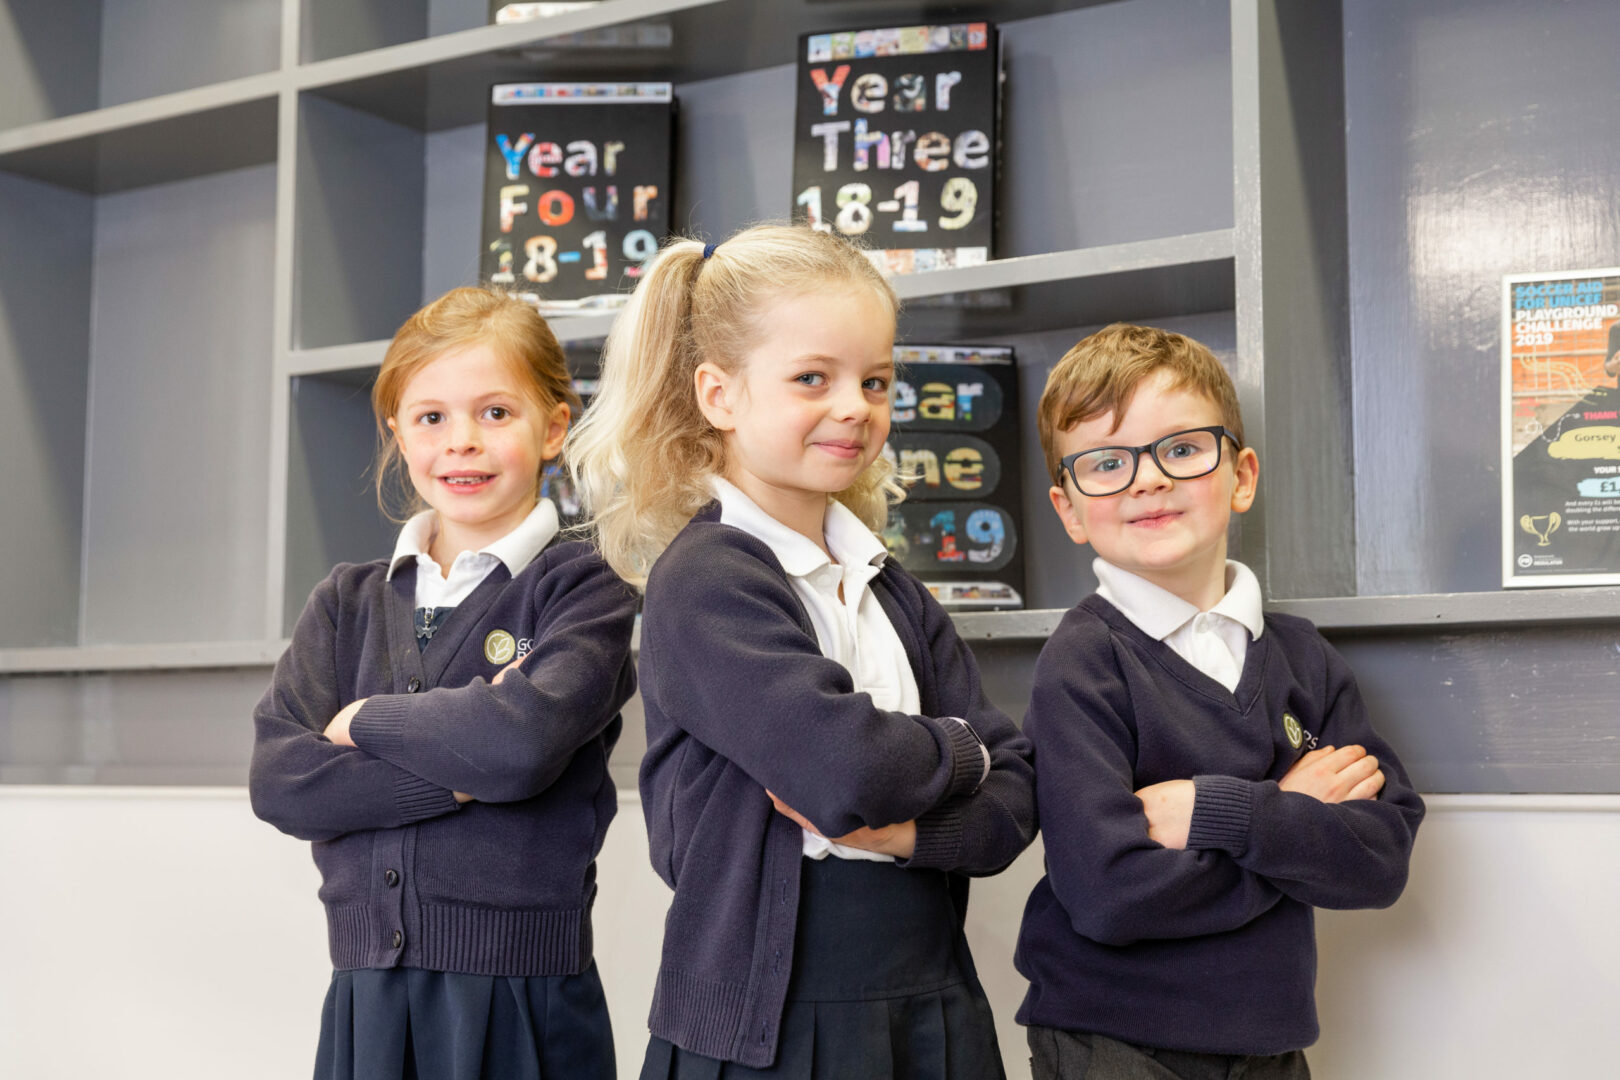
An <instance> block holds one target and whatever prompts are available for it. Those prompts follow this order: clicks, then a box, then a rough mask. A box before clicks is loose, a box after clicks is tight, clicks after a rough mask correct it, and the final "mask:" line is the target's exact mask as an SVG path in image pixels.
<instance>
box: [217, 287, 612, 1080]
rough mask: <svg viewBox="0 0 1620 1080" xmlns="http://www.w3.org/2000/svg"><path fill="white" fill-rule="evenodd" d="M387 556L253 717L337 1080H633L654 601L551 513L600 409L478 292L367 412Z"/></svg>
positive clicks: (319, 616)
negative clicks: (632, 812) (626, 815)
mask: <svg viewBox="0 0 1620 1080" xmlns="http://www.w3.org/2000/svg"><path fill="white" fill-rule="evenodd" d="M372 405H373V411H374V412H375V415H376V421H377V428H378V432H379V435H380V437H381V447H380V450H379V462H378V497H379V501H381V502H384V503H387V502H388V501H389V499H388V497H387V496H388V494H389V484H390V477H394V476H398V475H399V474H401V473H403V474H404V476H405V477H406V478H408V480H409V482H410V487H411V488H412V489H413V490H414V493H415V495H416V497H417V499H418V500H419V504H421V505H424V506H425V509H423V510H422V511H421V512H420V513H418V514H417V515H416V516H414V517H412V518H411V519H410V520H409V521H407V522H406V523H405V527H404V528H403V530H401V532H400V535H399V541H398V543H397V544H396V545H395V548H394V553H393V555H392V556H391V557H390V558H387V559H377V560H374V561H372V562H368V563H361V564H357V565H356V564H347V563H345V564H342V565H339V566H338V567H336V568H335V569H334V570H333V571H332V573H331V574H330V576H328V577H327V579H326V580H325V581H323V582H321V583H320V584H319V585H317V586H316V587H315V591H314V593H313V594H312V595H311V596H310V599H309V603H308V604H307V605H306V606H305V608H304V612H303V614H302V615H301V616H300V617H299V619H298V625H297V628H296V629H295V630H294V631H293V637H292V643H291V645H290V646H289V647H288V649H287V651H286V653H285V654H283V655H282V657H281V659H280V661H279V662H278V663H277V664H276V670H275V675H274V678H273V680H272V682H271V685H270V689H269V690H268V691H267V692H266V693H265V695H264V698H263V699H262V700H261V701H260V702H259V705H258V707H257V708H256V709H255V710H254V714H253V718H254V725H255V729H256V740H255V743H254V748H253V763H252V767H251V770H250V774H249V792H250V794H251V796H252V800H253V808H254V810H255V812H257V813H258V815H259V816H260V817H262V818H264V819H265V820H266V821H268V822H270V823H271V824H273V825H275V826H276V827H277V828H279V829H281V830H282V831H283V832H286V833H289V834H291V835H293V836H296V837H298V838H299V839H302V840H309V841H312V842H313V844H314V852H315V863H316V865H317V867H318V868H319V869H320V871H321V878H322V884H321V890H320V898H321V901H322V903H324V904H325V906H326V915H327V923H328V937H329V941H330V947H331V955H332V966H333V968H334V969H335V970H334V971H333V974H332V982H331V985H330V987H329V989H328V991H327V995H326V1005H325V1008H324V1010H323V1012H322V1016H321V1036H320V1045H319V1048H318V1050H317V1052H316V1066H315V1075H316V1077H317V1078H318V1080H327V1078H332V1080H403V1078H405V1077H418V1076H421V1077H433V1078H434V1080H496V1078H507V1077H533V1078H541V1077H568V1078H569V1080H573V1078H576V1077H587V1078H591V1080H613V1077H614V1056H613V1038H612V1032H611V1030H610V1027H609V1024H608V1014H607V1005H606V1001H605V999H604V997H603V992H602V984H601V981H600V979H599V978H598V977H597V973H596V965H595V961H594V960H593V959H592V956H591V919H590V910H591V902H592V900H593V899H594V897H595V894H596V868H595V858H596V855H597V853H598V852H599V851H600V850H601V847H602V840H603V836H604V834H605V833H606V831H607V826H608V822H609V821H611V820H612V818H613V813H614V810H615V809H616V806H617V803H616V799H615V795H614V790H613V782H612V780H611V779H610V778H609V776H608V771H607V759H608V754H609V752H610V751H611V750H612V748H613V744H614V742H615V741H616V740H617V739H618V736H619V730H620V727H621V722H620V719H619V709H620V707H621V706H622V705H623V704H624V702H625V701H626V700H627V699H628V698H629V697H630V695H631V693H632V692H633V690H634V677H633V673H632V670H631V668H630V632H631V628H632V626H633V623H634V619H635V604H636V598H635V594H634V593H633V591H631V590H630V589H628V588H627V587H625V585H624V583H623V582H621V581H620V580H619V579H618V578H617V577H616V576H615V575H614V573H613V572H612V571H611V570H610V569H609V568H608V567H607V565H606V564H605V563H604V562H602V560H601V559H600V558H599V557H598V556H597V555H596V553H595V551H593V550H592V548H591V547H590V545H588V544H584V543H580V542H568V543H565V542H563V541H562V540H561V539H560V538H559V537H558V535H557V534H558V518H557V511H556V509H555V508H554V507H553V506H552V504H551V503H550V502H549V501H547V500H545V499H541V498H540V497H539V494H538V489H539V483H540V474H541V470H542V468H543V467H544V465H545V463H546V462H547V461H548V460H549V459H551V458H554V457H556V456H557V454H558V452H559V451H560V449H561V447H562V442H563V436H564V435H565V434H566V432H567V430H568V422H569V418H570V416H571V415H572V414H573V412H574V410H575V409H576V408H577V407H578V398H577V397H576V396H575V395H574V393H573V390H572V389H571V387H570V383H569V379H568V371H567V368H566V367H565V366H564V363H563V355H562V350H561V348H560V347H559V346H558V344H557V339H556V338H555V337H554V336H553V334H552V333H551V330H550V328H549V327H548V326H547V325H546V323H545V320H543V319H542V318H540V316H539V315H537V314H536V313H535V312H534V311H533V310H532V309H530V308H528V307H527V306H525V305H524V304H523V303H522V302H521V301H518V300H515V299H512V298H510V297H507V296H505V295H503V294H500V293H496V292H491V291H487V290H482V289H457V290H455V291H453V292H450V293H448V294H446V295H445V296H443V297H441V298H440V299H439V300H436V301H435V302H433V303H432V304H429V305H428V306H427V307H425V308H423V309H422V310H421V311H419V312H417V313H416V314H415V315H413V316H412V317H411V318H410V319H409V320H407V321H406V323H405V325H404V326H402V327H400V329H399V332H398V333H397V334H396V335H395V336H394V340H393V342H392V344H391V345H390V346H389V348H388V353H387V356H386V357H385V358H384V360H383V365H382V370H381V372H380V373H379V374H378V377H377V383H376V387H375V389H374V392H373V395H372Z"/></svg>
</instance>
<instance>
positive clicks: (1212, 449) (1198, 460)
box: [1153, 431, 1221, 480]
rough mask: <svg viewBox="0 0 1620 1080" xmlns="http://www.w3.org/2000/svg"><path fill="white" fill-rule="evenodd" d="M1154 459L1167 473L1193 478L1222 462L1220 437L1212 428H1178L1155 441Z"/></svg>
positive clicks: (1179, 478)
mask: <svg viewBox="0 0 1620 1080" xmlns="http://www.w3.org/2000/svg"><path fill="white" fill-rule="evenodd" d="M1153 459H1154V460H1155V461H1157V462H1158V463H1159V468H1161V469H1163V470H1164V474H1165V475H1166V476H1168V477H1171V478H1172V479H1175V480H1191V479H1193V478H1194V477H1195V476H1203V475H1204V474H1205V473H1207V472H1210V471H1212V470H1213V469H1214V468H1215V466H1216V465H1219V464H1220V461H1221V439H1220V436H1219V435H1216V434H1215V433H1214V432H1213V431H1178V432H1176V434H1174V435H1166V436H1165V437H1164V438H1162V439H1160V440H1159V441H1158V442H1156V443H1154V444H1153Z"/></svg>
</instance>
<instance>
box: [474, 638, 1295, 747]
mask: <svg viewBox="0 0 1620 1080" xmlns="http://www.w3.org/2000/svg"><path fill="white" fill-rule="evenodd" d="M516 655H517V641H516V640H514V639H513V637H512V635H511V634H508V633H507V632H506V631H505V630H491V631H490V632H489V636H488V637H486V638H484V659H485V660H488V661H489V662H490V663H492V664H510V663H511V662H512V658H513V657H514V656H516ZM1296 730H1297V726H1296ZM1294 745H1296V746H1297V745H1299V744H1298V743H1295V744H1294Z"/></svg>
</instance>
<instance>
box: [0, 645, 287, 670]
mask: <svg viewBox="0 0 1620 1080" xmlns="http://www.w3.org/2000/svg"><path fill="white" fill-rule="evenodd" d="M286 647H287V643H286V642H285V641H198V642H190V643H181V644H173V645H74V646H59V647H55V648H51V647H41V648H33V649H0V674H7V675H10V674H28V675H44V674H53V675H66V674H76V673H92V672H115V671H188V670H192V669H208V668H256V667H269V666H271V665H273V664H274V663H275V662H276V658H277V657H279V656H280V655H281V653H282V651H283V650H285V649H286Z"/></svg>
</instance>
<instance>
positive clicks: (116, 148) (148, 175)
mask: <svg viewBox="0 0 1620 1080" xmlns="http://www.w3.org/2000/svg"><path fill="white" fill-rule="evenodd" d="M286 81H287V80H286V79H285V77H284V76H282V75H281V74H280V73H271V74H266V75H253V76H249V77H247V78H242V79H236V80H233V81H232V82H230V83H226V84H223V85H220V86H210V87H202V88H199V89H193V90H183V91H179V92H177V93H174V94H167V95H164V96H162V97H156V98H147V99H144V100H141V101H133V102H130V103H129V104H126V105H114V106H112V107H110V108H106V109H98V110H96V111H94V112H87V113H80V114H78V115H75V116H68V117H63V118H62V119H59V120H45V121H41V122H39V123H36V124H29V125H27V126H25V127H19V128H12V129H10V130H5V131H0V170H4V171H6V172H11V173H16V174H17V175H20V176H28V177H32V178H34V179H36V180H43V181H45V182H46V183H49V184H56V185H59V186H61V187H67V188H72V189H74V190H76V191H85V192H89V193H92V194H105V193H107V192H113V191H124V190H127V189H129V188H136V187H145V186H147V185H149V184H159V183H165V182H168V181H172V180H182V179H186V178H188V177H193V176H202V175H206V174H208V173H216V172H223V171H225V170H227V169H236V168H242V167H244V166H247V165H262V164H265V163H267V162H270V161H274V160H275V155H276V97H277V95H278V94H279V92H280V91H281V89H282V87H283V86H284V85H285V84H286Z"/></svg>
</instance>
